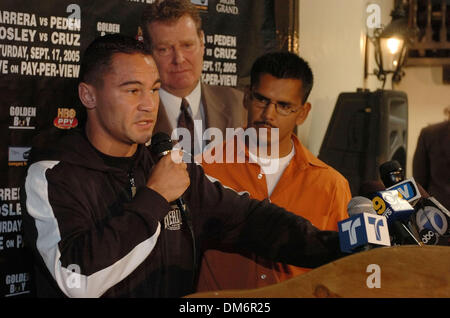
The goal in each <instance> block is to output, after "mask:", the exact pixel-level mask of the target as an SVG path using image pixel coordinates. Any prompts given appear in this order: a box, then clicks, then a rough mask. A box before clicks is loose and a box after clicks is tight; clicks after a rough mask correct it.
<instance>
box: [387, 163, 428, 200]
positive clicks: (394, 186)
mask: <svg viewBox="0 0 450 318" xmlns="http://www.w3.org/2000/svg"><path fill="white" fill-rule="evenodd" d="M380 177H381V180H382V181H383V184H384V185H385V187H386V190H397V191H398V192H399V193H400V194H401V195H402V197H403V198H404V199H405V200H406V201H408V202H409V203H410V204H411V205H412V206H414V205H415V204H416V203H417V201H418V200H419V199H420V197H421V195H420V190H419V187H418V185H417V183H416V181H415V180H414V178H408V179H405V175H404V172H403V168H402V167H401V166H400V164H399V163H398V161H396V160H392V161H388V162H385V163H383V164H382V165H381V166H380Z"/></svg>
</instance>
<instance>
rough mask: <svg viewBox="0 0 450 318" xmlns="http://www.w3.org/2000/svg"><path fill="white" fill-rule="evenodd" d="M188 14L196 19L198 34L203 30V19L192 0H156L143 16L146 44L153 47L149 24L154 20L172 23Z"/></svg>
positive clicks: (145, 10)
mask: <svg viewBox="0 0 450 318" xmlns="http://www.w3.org/2000/svg"><path fill="white" fill-rule="evenodd" d="M185 15H188V16H190V17H191V18H192V20H194V23H195V25H196V27H197V34H198V35H200V32H201V31H202V19H201V17H200V14H199V13H198V10H197V8H196V7H195V5H194V4H192V2H191V1H190V0H156V1H155V2H154V3H152V4H150V5H148V6H147V7H146V8H145V9H144V12H143V13H142V17H141V28H142V33H143V35H144V42H145V44H146V45H147V46H148V47H149V48H150V49H151V47H152V39H151V37H150V34H149V32H148V25H149V24H151V23H152V22H167V23H172V22H175V21H177V20H178V19H180V18H181V17H183V16H185Z"/></svg>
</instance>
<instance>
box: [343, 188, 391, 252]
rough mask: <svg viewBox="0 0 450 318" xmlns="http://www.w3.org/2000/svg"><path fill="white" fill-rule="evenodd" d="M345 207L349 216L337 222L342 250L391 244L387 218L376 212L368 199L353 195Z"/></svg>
mask: <svg viewBox="0 0 450 318" xmlns="http://www.w3.org/2000/svg"><path fill="white" fill-rule="evenodd" d="M347 208H348V214H349V215H350V218H348V219H346V220H343V221H340V222H338V228H339V243H340V247H341V251H342V252H345V253H354V252H359V251H364V250H368V249H370V248H372V247H375V246H390V245H391V242H390V239H389V230H388V226H387V220H386V218H385V217H384V216H381V215H377V214H376V212H375V211H374V209H373V207H372V203H371V201H370V200H369V199H367V198H364V197H359V196H358V197H354V198H353V199H351V200H350V202H349V204H348V207H347Z"/></svg>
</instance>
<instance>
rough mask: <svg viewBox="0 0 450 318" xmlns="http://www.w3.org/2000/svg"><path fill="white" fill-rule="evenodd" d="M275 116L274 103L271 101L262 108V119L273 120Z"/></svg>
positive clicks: (275, 108) (275, 107)
mask: <svg viewBox="0 0 450 318" xmlns="http://www.w3.org/2000/svg"><path fill="white" fill-rule="evenodd" d="M276 114H277V106H276V103H274V102H272V101H271V102H269V104H268V105H267V106H266V107H264V111H263V113H262V116H263V118H264V119H273V118H275V116H276Z"/></svg>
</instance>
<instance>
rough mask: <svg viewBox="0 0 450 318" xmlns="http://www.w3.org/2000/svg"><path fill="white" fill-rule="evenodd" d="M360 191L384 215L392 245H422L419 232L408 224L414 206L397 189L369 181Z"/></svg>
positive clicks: (377, 211)
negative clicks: (389, 188) (387, 188)
mask: <svg viewBox="0 0 450 318" xmlns="http://www.w3.org/2000/svg"><path fill="white" fill-rule="evenodd" d="M361 191H362V193H363V194H364V195H365V196H367V197H368V198H369V199H371V200H372V205H373V208H374V210H375V211H376V213H377V214H378V215H383V216H385V217H386V219H387V222H388V226H389V232H390V234H391V244H392V245H403V244H414V245H423V243H422V242H421V241H420V240H419V234H418V233H415V232H416V231H415V230H414V229H411V228H410V226H409V224H408V222H409V220H410V219H411V217H412V215H413V213H414V208H413V207H412V206H411V204H409V203H408V201H406V200H405V199H404V198H403V197H402V196H401V195H399V192H398V191H397V190H385V187H384V186H383V184H382V183H381V182H379V181H370V182H365V183H364V184H363V185H362V186H361Z"/></svg>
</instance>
